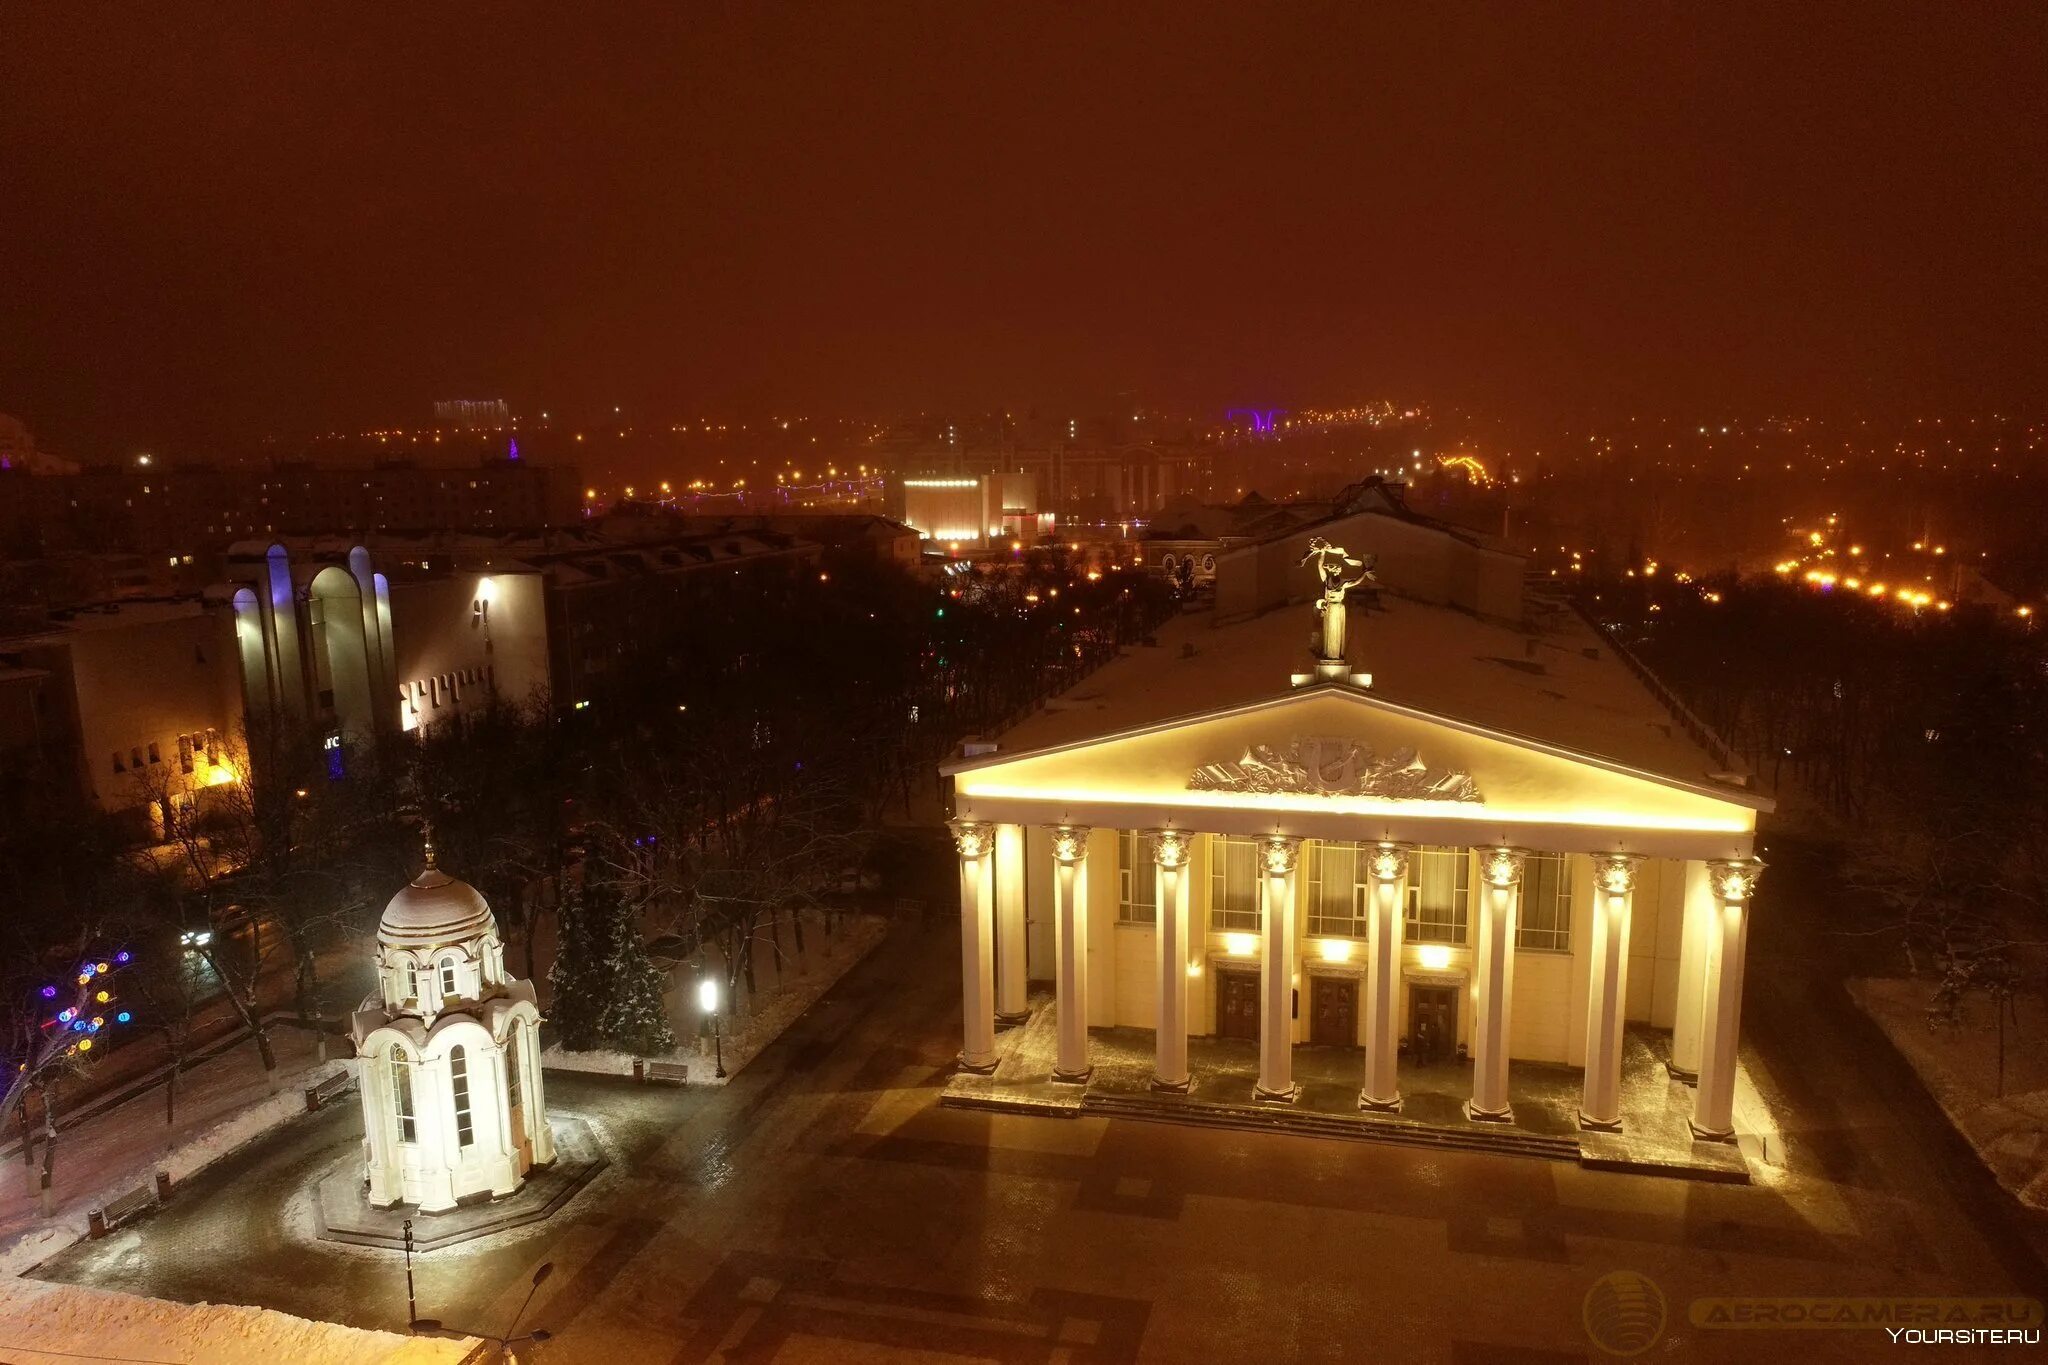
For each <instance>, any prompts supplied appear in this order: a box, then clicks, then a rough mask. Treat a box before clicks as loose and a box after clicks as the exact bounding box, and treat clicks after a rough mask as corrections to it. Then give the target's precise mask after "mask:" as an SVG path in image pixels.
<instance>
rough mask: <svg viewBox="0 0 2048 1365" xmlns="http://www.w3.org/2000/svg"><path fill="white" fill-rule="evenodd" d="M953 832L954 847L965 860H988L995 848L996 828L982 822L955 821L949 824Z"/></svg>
mask: <svg viewBox="0 0 2048 1365" xmlns="http://www.w3.org/2000/svg"><path fill="white" fill-rule="evenodd" d="M948 828H950V829H951V830H952V831H953V847H954V848H956V849H958V850H959V852H960V856H961V858H963V859H974V858H986V857H987V856H988V854H989V851H990V850H991V849H993V848H994V847H995V842H996V827H995V826H994V825H991V824H988V823H986V822H985V821H980V820H953V821H950V822H949V823H948Z"/></svg>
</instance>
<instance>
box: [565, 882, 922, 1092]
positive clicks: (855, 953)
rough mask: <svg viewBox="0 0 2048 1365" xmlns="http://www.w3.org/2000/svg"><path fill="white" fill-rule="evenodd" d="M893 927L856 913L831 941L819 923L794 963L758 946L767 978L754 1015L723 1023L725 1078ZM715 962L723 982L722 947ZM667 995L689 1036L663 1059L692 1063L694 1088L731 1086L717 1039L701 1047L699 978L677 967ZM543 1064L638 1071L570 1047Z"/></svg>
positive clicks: (617, 1058)
mask: <svg viewBox="0 0 2048 1365" xmlns="http://www.w3.org/2000/svg"><path fill="white" fill-rule="evenodd" d="M888 932H889V921H887V920H886V919H883V918H882V917H881V916H879V915H853V916H849V917H848V918H847V919H846V920H845V921H844V922H843V923H842V924H841V926H840V928H839V931H838V932H837V933H835V934H833V935H832V936H831V937H830V938H827V937H826V935H825V934H824V933H823V932H822V930H821V929H820V928H819V927H817V926H816V925H813V926H812V927H811V929H810V931H809V936H808V937H807V938H806V940H805V943H804V952H803V954H802V955H801V957H800V958H799V957H798V955H797V953H796V951H795V949H794V947H790V948H789V949H788V952H789V957H790V959H791V960H790V961H789V962H787V963H785V962H784V961H783V960H782V959H780V958H778V957H776V956H775V955H774V954H771V953H767V952H763V951H761V950H760V949H758V948H757V950H756V959H757V962H758V963H759V964H760V965H759V966H757V968H756V975H757V977H758V978H759V979H760V982H761V988H762V989H761V994H760V995H758V996H757V997H756V998H755V1001H754V1008H753V1010H752V1011H751V1012H750V1013H748V1014H746V1015H744V1016H742V1017H740V1018H738V1019H733V1018H727V1019H726V1021H725V1022H724V1025H723V1029H724V1032H723V1042H722V1043H721V1044H720V1048H719V1051H722V1052H723V1055H724V1058H725V1074H726V1078H727V1079H730V1078H731V1077H733V1076H735V1075H737V1074H738V1073H739V1070H740V1068H741V1067H743V1066H745V1065H746V1064H747V1063H748V1062H750V1061H752V1060H753V1059H754V1056H755V1054H757V1053H759V1052H760V1050H761V1049H762V1048H764V1047H766V1046H768V1044H769V1043H771V1042H773V1041H774V1040H775V1039H776V1038H778V1037H779V1036H781V1034H782V1031H783V1030H784V1029H786V1028H788V1027H789V1026H790V1024H792V1023H793V1022H795V1020H796V1018H797V1016H798V1015H800V1014H802V1013H803V1012H804V1011H805V1010H807V1009H809V1008H810V1007H811V1006H812V1005H814V1004H816V1003H817V1000H818V997H819V996H821V995H823V994H824V993H825V992H826V991H827V990H829V989H831V987H832V984H833V983H834V982H835V981H837V980H839V978H840V977H842V976H844V975H846V973H847V971H848V969H850V968H851V967H852V966H853V964H854V963H856V962H858V961H860V960H861V959H862V958H863V957H866V956H867V955H868V952H869V950H871V949H872V948H873V947H874V946H875V945H876V944H878V943H880V942H881V941H882V939H883V937H884V936H886V935H887V934H888ZM762 946H763V947H765V946H766V945H765V944H764V945H762ZM711 960H712V962H713V964H714V965H715V967H716V970H717V971H718V972H719V973H720V975H721V979H722V978H723V972H724V966H723V963H722V961H721V960H720V959H719V957H718V955H717V953H716V952H713V953H712V954H711ZM665 999H666V1001H667V1004H668V1017H669V1024H670V1026H671V1027H673V1028H674V1029H675V1033H676V1037H677V1038H679V1039H682V1040H683V1041H682V1042H681V1043H680V1045H679V1046H678V1047H677V1048H676V1050H675V1051H674V1052H671V1053H669V1054H668V1055H667V1056H665V1057H661V1058H657V1059H656V1060H659V1061H664V1062H680V1063H684V1064H686V1065H687V1066H688V1067H689V1069H690V1082H689V1083H690V1084H691V1085H724V1084H725V1081H724V1080H720V1079H719V1078H718V1075H717V1054H716V1053H715V1052H714V1050H713V1049H712V1046H711V1039H710V1038H709V1037H708V1036H707V1037H705V1038H704V1039H703V1041H702V1047H701V1048H700V1047H699V1044H698V1037H697V1028H698V1021H699V1020H700V1018H701V1017H702V1016H701V1015H700V1014H699V1013H698V1010H697V1000H696V979H695V977H693V976H692V975H691V974H689V973H688V972H682V971H679V972H677V973H676V976H675V979H674V980H673V981H672V982H670V984H669V988H668V991H667V994H666V996H665ZM745 1000H746V987H745V986H742V987H741V988H740V1003H741V1004H742V1005H744V1003H745ZM700 1054H701V1055H700ZM541 1064H542V1065H543V1066H546V1067H549V1068H552V1069H555V1070H558V1071H598V1072H603V1073H605V1074H607V1075H614V1076H630V1075H632V1074H633V1058H632V1056H631V1055H630V1054H628V1053H624V1052H605V1051H597V1052H565V1051H563V1049H562V1047H561V1045H560V1044H556V1045H555V1046H553V1047H550V1048H548V1050H547V1051H546V1052H545V1053H544V1054H542V1058H541Z"/></svg>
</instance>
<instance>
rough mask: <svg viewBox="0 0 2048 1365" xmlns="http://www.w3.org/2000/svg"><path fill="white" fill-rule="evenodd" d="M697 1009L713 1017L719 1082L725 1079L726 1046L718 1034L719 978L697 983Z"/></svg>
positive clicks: (702, 980)
mask: <svg viewBox="0 0 2048 1365" xmlns="http://www.w3.org/2000/svg"><path fill="white" fill-rule="evenodd" d="M697 1008H698V1009H700V1010H702V1011H704V1013H706V1014H708V1015H710V1016H711V1054H712V1056H713V1057H714V1058H715V1059H716V1061H717V1070H716V1071H715V1072H714V1073H713V1074H715V1075H716V1076H717V1077H718V1079H719V1080H721V1081H722V1080H724V1079H725V1044H724V1042H723V1041H722V1040H721V1039H720V1037H719V1034H718V978H717V977H715V976H706V977H702V978H700V979H699V980H698V982H697Z"/></svg>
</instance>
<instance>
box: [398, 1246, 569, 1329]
mask: <svg viewBox="0 0 2048 1365" xmlns="http://www.w3.org/2000/svg"><path fill="white" fill-rule="evenodd" d="M405 1244H406V1249H407V1251H408V1252H410V1251H411V1249H412V1220H411V1219H409V1218H408V1219H407V1220H406V1223H405ZM410 1264H411V1262H410V1260H408V1262H407V1265H408V1267H409V1266H410ZM554 1273H555V1263H554V1262H553V1261H542V1262H541V1263H540V1265H539V1267H537V1268H536V1269H535V1270H534V1272H533V1283H531V1284H530V1285H528V1286H527V1289H526V1297H525V1298H524V1299H522V1300H520V1303H519V1311H518V1312H517V1313H514V1314H513V1315H512V1325H511V1327H510V1328H508V1329H507V1330H506V1333H505V1335H504V1336H496V1335H493V1334H492V1333H490V1332H476V1331H467V1330H464V1329H463V1328H460V1327H448V1326H445V1325H444V1324H443V1323H442V1322H441V1320H440V1319H439V1318H421V1317H415V1318H414V1319H413V1320H412V1330H413V1334H414V1335H415V1336H429V1337H476V1338H478V1339H480V1340H483V1341H490V1342H496V1343H497V1347H498V1359H500V1360H506V1361H509V1360H512V1359H514V1358H515V1357H514V1356H513V1354H512V1348H513V1347H514V1346H517V1345H519V1343H521V1342H523V1341H530V1342H533V1343H534V1344H535V1345H539V1344H540V1343H541V1342H543V1341H546V1340H547V1339H548V1338H549V1337H551V1336H553V1335H554V1334H553V1333H552V1332H550V1331H548V1329H547V1328H545V1327H536V1328H534V1329H533V1330H532V1331H530V1332H520V1331H519V1320H520V1319H521V1318H523V1317H525V1316H526V1310H527V1308H529V1307H530V1306H531V1305H532V1303H533V1296H534V1294H535V1293H536V1292H537V1291H538V1290H539V1289H540V1287H541V1286H542V1285H543V1284H546V1283H547V1278H548V1276H550V1275H552V1274H554ZM411 1283H412V1280H411V1271H410V1269H408V1270H407V1279H406V1284H407V1287H408V1289H410V1286H411ZM514 1333H518V1335H516V1336H515V1335H514Z"/></svg>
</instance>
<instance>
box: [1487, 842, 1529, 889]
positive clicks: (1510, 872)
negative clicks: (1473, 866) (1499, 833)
mask: <svg viewBox="0 0 2048 1365" xmlns="http://www.w3.org/2000/svg"><path fill="white" fill-rule="evenodd" d="M1528 860H1529V852H1528V850H1527V849H1520V848H1509V847H1508V846H1507V845H1505V844H1502V845H1501V846H1499V847H1498V848H1489V849H1486V850H1484V851H1482V852H1481V853H1480V855H1479V871H1480V875H1482V876H1484V877H1485V878H1486V884H1487V885H1488V886H1498V887H1501V888H1503V889H1505V888H1507V887H1511V886H1520V885H1521V884H1522V865H1523V864H1524V863H1526V862H1527V861H1528Z"/></svg>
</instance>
